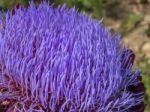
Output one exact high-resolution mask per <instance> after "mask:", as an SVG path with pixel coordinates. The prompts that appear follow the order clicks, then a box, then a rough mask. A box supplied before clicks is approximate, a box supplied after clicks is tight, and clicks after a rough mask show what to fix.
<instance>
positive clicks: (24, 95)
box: [0, 3, 144, 112]
mask: <svg viewBox="0 0 150 112" xmlns="http://www.w3.org/2000/svg"><path fill="white" fill-rule="evenodd" d="M133 60H134V54H133V53H132V52H131V51H130V50H128V49H127V48H124V47H123V45H122V43H121V41H120V39H119V36H118V35H114V36H111V35H110V32H109V31H107V30H106V29H105V28H104V26H103V24H102V22H98V21H96V20H92V19H91V18H89V17H87V16H86V15H84V14H78V12H77V11H76V9H74V8H73V9H67V8H65V6H62V7H58V8H54V7H53V6H49V5H48V4H47V3H41V4H40V5H39V6H38V7H37V6H35V5H34V4H33V3H31V4H30V6H29V7H28V8H27V9H25V8H23V7H20V8H18V9H17V10H15V12H14V14H12V13H11V11H8V12H7V13H6V18H5V19H3V18H2V16H1V19H0V67H1V69H0V71H1V73H0V78H1V80H0V102H3V101H8V102H9V103H10V105H9V106H8V109H7V111H8V112H9V111H10V112H11V111H12V110H14V111H19V112H24V111H25V112H47V111H49V112H57V111H60V112H67V111H68V112H134V111H135V110H136V109H137V106H138V110H140V109H141V111H139V112H142V111H143V107H144V105H143V101H144V98H143V97H144V86H143V85H142V84H141V81H140V80H139V78H138V77H140V71H139V70H136V71H132V65H133ZM137 87H140V88H141V89H137ZM139 107H140V109H139Z"/></svg>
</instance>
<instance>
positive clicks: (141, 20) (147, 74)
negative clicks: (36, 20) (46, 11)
mask: <svg viewBox="0 0 150 112" xmlns="http://www.w3.org/2000/svg"><path fill="white" fill-rule="evenodd" d="M28 1H29V0H0V10H1V11H3V12H5V11H7V10H8V9H13V8H14V7H15V6H16V5H17V4H22V5H24V6H28ZM33 1H35V2H36V3H39V2H40V1H41V0H33ZM47 1H48V0H47ZM50 3H54V4H55V5H59V4H64V3H65V4H66V5H67V6H68V7H74V6H75V7H76V8H77V9H78V11H79V12H85V13H86V14H87V15H90V16H91V17H92V18H95V19H101V18H103V19H104V24H105V25H106V27H107V28H111V29H112V33H113V32H119V33H120V34H121V35H122V39H123V41H124V43H125V45H126V46H128V47H129V48H131V49H132V50H133V51H134V52H135V54H136V59H135V65H136V68H137V67H138V68H141V70H142V74H143V82H144V83H145V88H146V97H145V99H146V103H147V106H146V110H145V112H150V0H50Z"/></svg>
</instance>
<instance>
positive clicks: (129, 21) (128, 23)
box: [120, 13, 144, 35]
mask: <svg viewBox="0 0 150 112" xmlns="http://www.w3.org/2000/svg"><path fill="white" fill-rule="evenodd" d="M143 18H144V15H143V14H142V13H140V14H129V15H127V16H126V17H125V18H123V20H122V23H121V26H120V32H121V34H123V35H124V34H127V33H128V32H130V31H131V30H132V29H134V28H135V27H136V26H137V25H138V24H139V23H140V21H142V20H143Z"/></svg>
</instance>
